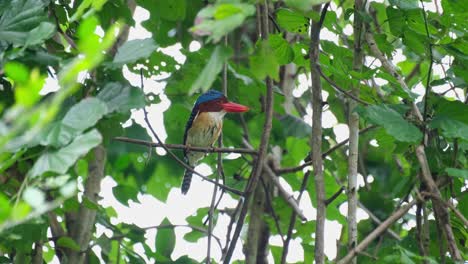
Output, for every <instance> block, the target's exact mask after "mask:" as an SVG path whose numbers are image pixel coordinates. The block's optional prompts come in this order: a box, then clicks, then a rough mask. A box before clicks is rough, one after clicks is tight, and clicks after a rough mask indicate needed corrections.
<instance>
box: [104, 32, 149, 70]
mask: <svg viewBox="0 0 468 264" xmlns="http://www.w3.org/2000/svg"><path fill="white" fill-rule="evenodd" d="M157 48H158V47H157V46H156V44H155V43H154V40H153V39H152V38H147V39H134V40H130V41H127V42H125V43H124V44H123V45H122V46H121V47H120V48H119V49H118V50H117V54H116V55H115V57H114V60H113V61H112V64H113V66H115V67H120V66H122V65H124V64H128V63H133V62H136V61H137V60H139V59H142V58H148V57H149V56H150V55H151V54H152V53H153V52H154V51H155V50H156V49H157Z"/></svg>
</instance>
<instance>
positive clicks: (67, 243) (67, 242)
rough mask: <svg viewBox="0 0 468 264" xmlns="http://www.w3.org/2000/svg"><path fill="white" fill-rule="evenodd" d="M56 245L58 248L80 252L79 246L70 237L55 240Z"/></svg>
mask: <svg viewBox="0 0 468 264" xmlns="http://www.w3.org/2000/svg"><path fill="white" fill-rule="evenodd" d="M57 245H58V246H60V247H64V248H69V249H73V250H76V251H79V250H80V246H79V245H78V244H77V243H76V242H75V240H73V239H72V238H71V237H66V236H63V237H60V238H59V239H58V240H57Z"/></svg>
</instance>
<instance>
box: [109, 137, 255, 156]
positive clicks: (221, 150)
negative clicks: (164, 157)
mask: <svg viewBox="0 0 468 264" xmlns="http://www.w3.org/2000/svg"><path fill="white" fill-rule="evenodd" d="M114 140H117V141H122V142H127V143H132V144H136V145H142V146H148V147H163V145H164V146H165V147H166V148H168V149H180V150H190V151H195V152H197V151H198V152H205V153H238V154H249V155H257V154H258V153H257V151H256V150H254V149H244V148H221V147H219V148H215V147H209V148H205V147H195V146H187V145H182V144H165V143H158V142H152V141H146V140H141V139H135V138H127V137H115V138H114Z"/></svg>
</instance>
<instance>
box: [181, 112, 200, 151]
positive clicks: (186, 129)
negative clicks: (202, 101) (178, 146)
mask: <svg viewBox="0 0 468 264" xmlns="http://www.w3.org/2000/svg"><path fill="white" fill-rule="evenodd" d="M197 115H198V105H196V106H194V107H193V109H192V113H191V114H190V117H189V119H188V121H187V124H186V125H185V132H184V145H185V144H186V143H187V135H188V130H189V129H190V128H191V127H192V124H193V120H195V118H196V117H197ZM186 155H187V150H184V156H186Z"/></svg>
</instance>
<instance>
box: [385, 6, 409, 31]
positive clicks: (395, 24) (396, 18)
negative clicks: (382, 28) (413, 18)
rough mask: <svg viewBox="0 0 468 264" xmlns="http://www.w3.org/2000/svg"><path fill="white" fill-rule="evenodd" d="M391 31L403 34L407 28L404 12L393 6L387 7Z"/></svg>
mask: <svg viewBox="0 0 468 264" xmlns="http://www.w3.org/2000/svg"><path fill="white" fill-rule="evenodd" d="M386 12H387V17H388V23H389V27H390V32H391V33H392V34H393V35H394V36H401V35H402V34H403V29H404V28H405V17H404V14H403V12H401V11H400V10H398V9H396V8H393V7H391V6H389V7H387V9H386Z"/></svg>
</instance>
